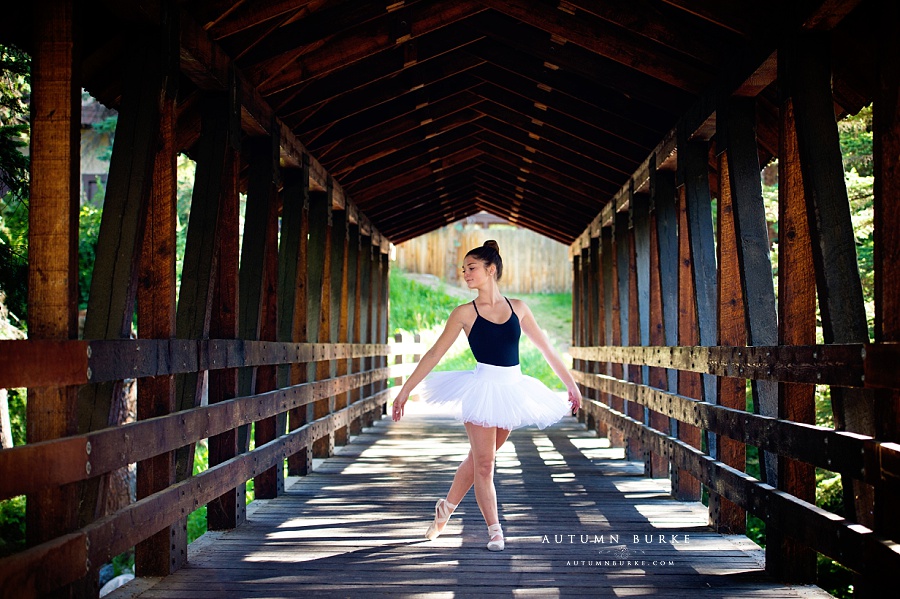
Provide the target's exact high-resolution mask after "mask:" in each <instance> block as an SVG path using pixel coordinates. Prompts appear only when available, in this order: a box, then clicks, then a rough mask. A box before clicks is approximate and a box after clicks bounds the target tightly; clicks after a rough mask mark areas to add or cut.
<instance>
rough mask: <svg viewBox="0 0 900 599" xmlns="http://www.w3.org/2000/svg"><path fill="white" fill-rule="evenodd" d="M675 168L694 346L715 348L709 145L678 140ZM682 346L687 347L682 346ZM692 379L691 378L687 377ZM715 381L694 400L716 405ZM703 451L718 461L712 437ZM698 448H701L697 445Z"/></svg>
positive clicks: (704, 382)
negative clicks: (682, 206) (681, 195)
mask: <svg viewBox="0 0 900 599" xmlns="http://www.w3.org/2000/svg"><path fill="white" fill-rule="evenodd" d="M678 166H679V168H681V169H683V170H682V177H683V181H684V191H685V201H686V208H687V219H688V228H687V235H688V240H687V241H688V244H689V246H690V253H691V273H692V275H693V288H694V290H693V302H694V310H696V314H695V315H694V318H695V319H696V324H695V326H696V327H697V329H698V331H697V332H698V333H699V336H697V337H695V338H694V341H695V343H693V345H703V346H710V345H715V344H716V341H717V340H716V250H715V235H714V234H713V225H712V195H711V193H710V189H709V143H707V142H705V141H701V140H697V141H686V140H684V139H683V138H680V139H679V145H678ZM681 345H686V344H685V343H681ZM689 378H692V377H689ZM716 386H717V385H716V377H714V376H713V375H709V374H704V375H700V395H695V396H692V397H695V398H696V399H702V400H703V401H705V402H707V403H710V404H715V403H717V401H718V400H717V397H716V391H717V389H716ZM701 435H703V436H704V437H705V439H706V451H707V453H709V455H710V456H712V457H713V458H717V457H718V451H717V448H716V438H715V435H712V434H707V433H706V432H702V433H701ZM697 447H700V446H699V445H698V446H697Z"/></svg>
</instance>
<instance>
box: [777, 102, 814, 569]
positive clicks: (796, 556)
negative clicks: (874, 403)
mask: <svg viewBox="0 0 900 599" xmlns="http://www.w3.org/2000/svg"><path fill="white" fill-rule="evenodd" d="M793 112H794V107H793V101H792V100H791V99H790V98H785V99H784V101H783V102H782V105H781V115H780V120H781V131H780V136H779V140H780V147H779V159H778V167H779V172H778V181H779V184H778V230H779V237H778V245H779V251H778V343H780V344H783V345H806V344H809V343H813V342H814V341H815V338H816V287H815V269H814V266H813V260H812V241H811V239H810V235H809V221H808V219H807V212H806V205H805V201H804V200H805V198H806V192H805V190H804V187H803V174H802V172H801V169H800V159H799V155H798V150H797V133H796V129H795V125H794V114H793ZM778 417H779V418H784V419H787V420H792V421H794V422H801V423H806V424H814V423H815V418H816V406H815V386H814V385H809V384H807V385H802V384H795V383H780V384H779V386H778ZM815 485H816V478H815V468H813V466H812V465H810V464H808V463H804V462H800V461H796V460H791V459H790V458H783V459H782V460H781V462H780V463H779V472H778V486H779V488H781V489H784V490H785V491H787V492H788V493H790V494H791V495H794V496H795V497H797V498H798V499H802V500H803V501H808V502H810V503H813V502H814V501H815V493H816V486H815ZM774 532H775V536H774V537H773V539H772V540H773V542H774V544H775V545H776V546H777V545H778V544H780V545H781V548H780V551H781V552H782V555H781V559H777V558H776V559H775V560H773V561H771V562H770V564H771V565H770V571H774V570H773V569H774V568H779V567H781V565H782V564H783V565H784V567H783V569H782V571H781V572H778V573H777V575H780V576H781V577H782V579H785V580H795V581H800V582H802V581H808V580H814V579H815V567H816V557H815V554H814V553H813V552H812V551H811V550H810V549H809V548H805V547H802V546H801V545H799V544H798V543H796V541H794V540H793V539H791V538H790V537H787V536H785V535H784V531H777V530H776V531H774ZM779 536H780V537H781V538H779ZM776 550H777V549H776Z"/></svg>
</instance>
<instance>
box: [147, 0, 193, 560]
mask: <svg viewBox="0 0 900 599" xmlns="http://www.w3.org/2000/svg"><path fill="white" fill-rule="evenodd" d="M169 16H170V17H171V15H169ZM172 30H176V29H175V28H174V27H173V28H172ZM170 35H171V30H170ZM176 39H177V36H176ZM168 50H169V52H172V51H173V50H174V49H173V48H171V47H169V48H168ZM167 55H168V53H167ZM176 57H177V54H176ZM175 65H176V66H177V60H176V61H175ZM164 77H165V78H164V79H163V84H164V87H163V89H164V93H162V94H160V95H159V98H160V106H159V117H160V118H159V122H160V127H159V146H158V148H157V149H156V153H155V156H154V164H153V178H152V184H151V189H150V198H149V202H148V206H147V222H146V225H145V228H144V240H143V243H142V244H141V257H140V270H139V274H138V287H137V320H138V328H137V334H138V337H147V338H154V339H171V338H173V337H175V288H176V279H175V253H176V238H175V224H176V221H177V213H176V188H177V164H176V163H177V160H176V150H175V92H176V90H177V83H176V82H177V77H178V72H177V70H175V71H174V72H167V73H164ZM173 411H175V377H174V376H172V375H165V376H161V377H153V378H147V379H143V380H141V381H139V382H138V389H137V418H138V419H139V420H146V419H148V418H154V417H156V416H165V415H166V414H170V413H172V412H173ZM174 482H175V454H174V452H166V453H163V454H161V455H158V456H156V457H154V458H151V459H149V460H144V461H142V462H139V463H138V464H137V485H136V494H135V498H136V499H143V498H144V497H147V496H149V495H152V494H153V493H156V492H157V491H161V490H163V489H165V488H166V487H168V486H169V485H171V484H173V483H174ZM179 524H180V523H175V524H173V525H170V526H167V527H166V528H164V529H162V530H161V531H159V532H158V533H156V534H155V535H153V536H152V537H150V538H149V539H147V540H146V541H144V542H142V543H138V544H137V546H136V547H135V558H134V561H135V573H136V574H137V575H138V576H165V575H166V574H169V573H171V572H174V571H175V570H177V569H178V568H180V567H181V566H182V564H183V561H184V559H185V558H186V557H187V555H186V554H185V553H183V549H184V547H181V546H180V545H181V543H180V542H175V541H174V539H176V538H177V537H178V536H179V528H180V526H179Z"/></svg>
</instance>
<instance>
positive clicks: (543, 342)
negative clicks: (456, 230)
mask: <svg viewBox="0 0 900 599" xmlns="http://www.w3.org/2000/svg"><path fill="white" fill-rule="evenodd" d="M502 274H503V261H502V259H501V258H500V248H499V246H498V245H497V242H496V241H493V240H490V241H486V242H485V243H484V245H482V246H481V247H477V248H475V249H473V250H471V251H469V252H468V253H467V254H466V256H465V260H464V262H463V277H464V278H465V281H466V285H467V286H468V287H469V288H470V289H476V290H477V291H478V297H476V298H475V299H474V300H473V301H472V302H468V303H465V304H463V305H461V306H457V307H456V308H454V309H453V311H452V312H451V313H450V316H449V318H448V319H447V324H446V326H445V327H444V330H443V332H442V333H441V335H440V336H439V337H438V339H437V341H435V343H434V345H433V346H432V347H431V348H430V349H429V350H428V351H427V352H425V354H424V355H423V356H422V358H421V360H420V361H419V363H418V365H417V366H416V368H415V370H414V371H413V373H412V374H411V375H410V377H409V379H407V381H406V383H404V385H403V387H402V388H401V389H400V392H399V393H398V395H397V397H396V398H395V399H394V402H393V413H392V418H393V420H394V421H395V422H396V421H399V420H400V419H401V418H402V417H403V413H404V409H405V405H406V402H407V400H408V399H409V395H410V393H411V392H412V391H413V389H415V388H416V387H417V385H419V383H421V384H422V386H421V388H420V392H419V393H420V396H421V397H422V399H424V401H425V402H427V403H435V404H444V405H453V406H455V407H456V408H457V410H458V415H457V418H458V419H459V420H461V421H462V422H463V423H464V424H465V427H466V433H467V434H468V437H469V445H470V449H469V453H468V455H467V456H466V458H465V459H464V460H463V461H462V463H461V464H460V465H459V467H458V468H457V470H456V474H455V475H454V477H453V483H452V484H451V486H450V490H449V491H448V493H447V496H446V497H445V498H443V499H438V501H437V503H436V504H435V506H434V521H433V522H432V523H431V525H430V526H429V527H428V530H427V532H426V533H425V537H426V538H427V539H429V540H434V539H436V538H437V537H438V536H439V535H440V534H441V532H442V531H443V530H444V527H445V526H446V525H447V521H448V520H449V519H450V515H451V514H452V513H453V511H454V510H455V509H456V507H457V505H458V504H459V502H460V501H462V499H463V497H465V495H466V493H467V492H468V491H469V489H470V488H471V487H472V486H473V485H474V486H475V499H476V500H477V502H478V507H479V508H480V509H481V514H482V516H483V517H484V521H485V523H486V524H487V527H488V538H489V542H488V544H487V548H488V549H489V550H491V551H502V550H503V549H504V547H505V541H504V538H503V529H502V527H501V526H500V517H499V514H498V510H497V492H496V489H495V487H494V458H495V457H496V453H497V450H498V449H499V448H500V447H501V446H502V445H503V443H505V442H506V440H507V438H509V434H510V432H511V431H512V430H514V429H516V428H520V427H523V426H531V425H534V426H537V427H538V428H541V429H543V428H545V427H547V426H550V425H551V424H554V423H555V422H557V421H559V420H560V419H561V418H562V417H563V416H565V415H566V414H569V413H572V414H573V415H574V414H575V413H577V411H578V409H579V408H580V407H581V399H582V398H581V392H580V390H579V389H578V386H577V385H576V383H575V379H574V378H573V377H572V373H570V372H569V371H568V369H567V368H566V367H565V365H564V364H563V361H562V358H561V357H560V356H559V354H558V353H557V352H556V351H555V350H554V349H553V348H552V347H551V345H550V342H549V341H548V339H547V337H546V335H544V332H543V331H542V330H541V329H540V327H538V324H537V322H536V321H535V319H534V315H533V314H532V313H531V310H530V309H529V308H528V306H526V305H525V303H524V302H523V301H521V300H515V299H514V300H510V299H508V298H506V297H504V296H503V295H502V294H501V293H500V289H499V286H498V281H499V280H500V277H501V276H502ZM460 331H465V333H466V336H467V337H468V340H469V347H470V348H471V350H472V354H473V355H474V356H475V360H476V366H475V370H471V371H452V372H434V373H432V372H431V371H432V370H433V369H434V367H435V366H437V364H438V362H439V361H440V360H441V358H442V357H443V356H444V354H445V353H446V352H447V350H448V349H449V348H450V346H451V345H453V342H454V341H455V340H456V338H457V337H458V336H459V333H460ZM523 331H524V333H525V335H526V336H527V337H528V338H529V339H530V340H531V341H532V342H533V343H534V344H535V346H537V348H538V349H539V350H540V352H541V354H542V355H543V356H544V359H546V360H547V363H548V364H549V365H550V367H551V368H552V369H553V372H554V373H556V375H557V376H558V377H559V378H560V380H561V381H562V382H563V384H564V385H565V386H566V389H567V390H568V401H567V400H564V399H562V398H561V397H559V396H558V395H557V394H556V393H555V392H553V391H551V390H550V389H549V388H547V386H546V385H544V384H543V383H541V382H540V381H539V380H537V379H535V378H533V377H530V376H527V375H524V374H522V371H521V368H520V365H519V337H520V336H521V333H522V332H523ZM429 373H430V374H429Z"/></svg>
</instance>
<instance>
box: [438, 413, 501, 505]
mask: <svg viewBox="0 0 900 599" xmlns="http://www.w3.org/2000/svg"><path fill="white" fill-rule="evenodd" d="M509 433H510V431H508V430H506V429H505V428H498V429H497V442H496V444H495V447H496V449H500V448H501V447H502V446H503V444H504V443H506V440H507V439H509ZM495 453H496V451H495ZM474 484H475V466H474V462H473V461H472V450H471V449H470V450H469V455H467V456H466V459H464V460H463V461H462V463H460V465H459V467H458V468H457V469H456V474H455V475H454V476H453V484H452V485H450V490H449V491H448V492H447V501H449V502H450V503H453V504H458V503H459V502H460V501H462V500H463V497H465V496H466V493H468V492H469V489H471V488H472V485H474Z"/></svg>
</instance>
